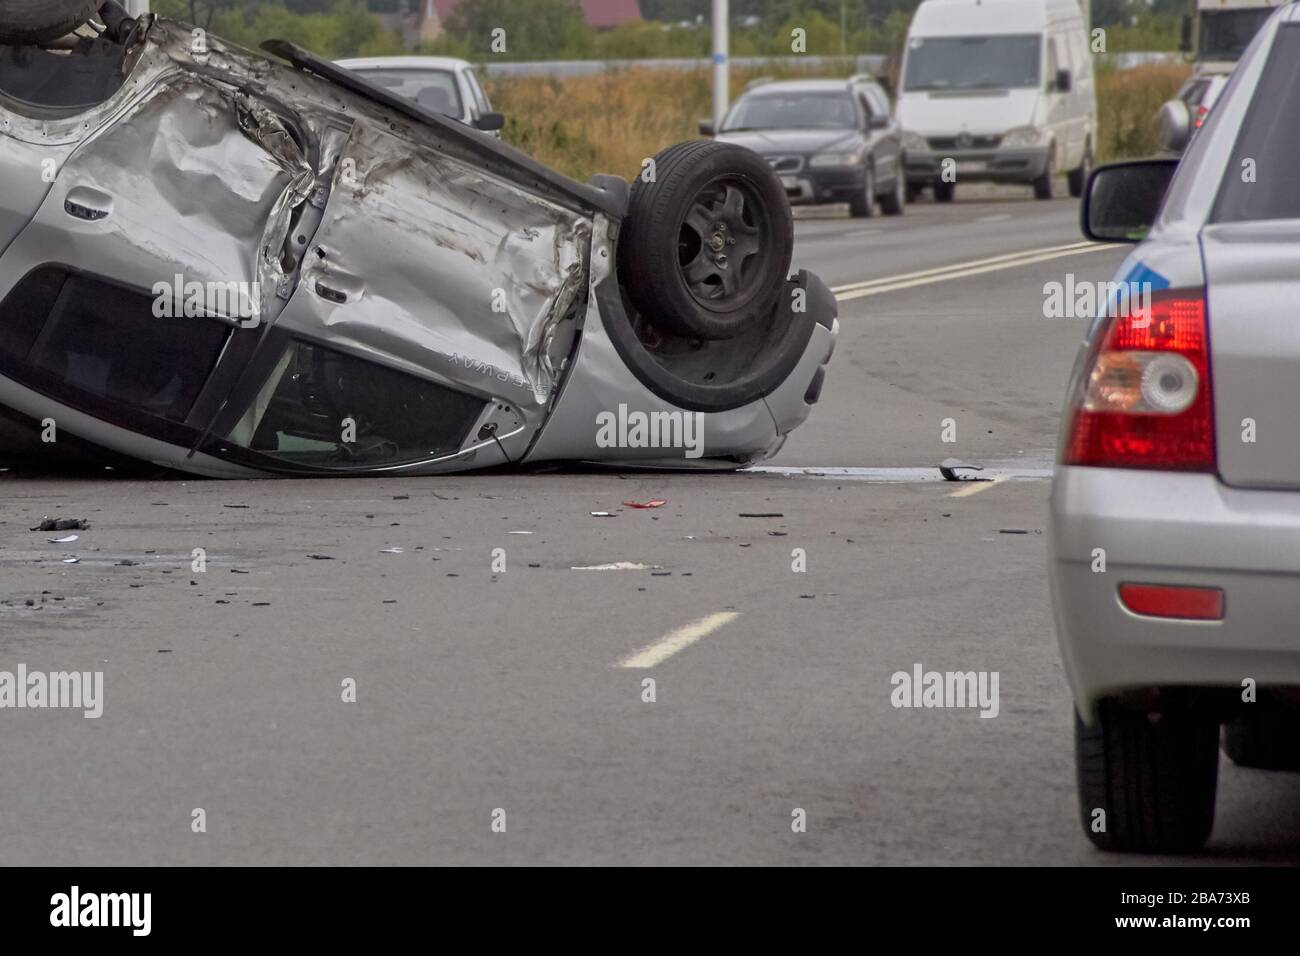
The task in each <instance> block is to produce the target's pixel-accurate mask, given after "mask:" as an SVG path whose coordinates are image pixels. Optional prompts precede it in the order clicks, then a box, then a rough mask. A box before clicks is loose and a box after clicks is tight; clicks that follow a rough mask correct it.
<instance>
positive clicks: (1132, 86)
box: [488, 66, 1188, 179]
mask: <svg viewBox="0 0 1300 956" xmlns="http://www.w3.org/2000/svg"><path fill="white" fill-rule="evenodd" d="M1187 74H1188V69H1187V68H1186V67H1182V66H1146V67H1139V68H1137V69H1133V70H1125V71H1123V72H1118V71H1116V72H1103V73H1101V74H1099V75H1098V77H1097V115H1098V127H1099V141H1098V145H1099V149H1098V159H1099V160H1100V161H1103V162H1105V161H1109V160H1112V159H1123V158H1133V157H1138V156H1145V155H1149V154H1151V153H1153V152H1155V151H1156V139H1155V133H1156V126H1155V114H1156V111H1157V110H1158V109H1159V108H1160V104H1161V103H1163V102H1164V101H1165V100H1167V99H1169V98H1170V97H1171V96H1173V95H1174V93H1175V91H1176V90H1177V89H1178V86H1179V84H1181V83H1182V82H1183V80H1184V79H1185V78H1186V77H1187ZM756 75H757V74H755V73H753V72H750V73H744V72H741V71H737V72H736V73H734V74H733V76H732V96H733V98H734V97H735V96H736V95H737V94H738V93H739V92H740V90H742V89H743V88H744V86H745V84H746V83H748V82H749V81H750V80H752V79H754V78H755V76H756ZM709 84H710V80H709V74H708V73H707V72H706V71H695V72H691V71H682V72H675V71H652V70H641V69H631V70H622V71H618V72H610V73H602V74H598V75H595V76H581V77H568V78H563V79H556V78H550V77H528V78H506V79H494V80H491V81H490V82H489V84H488V87H489V94H490V96H491V97H492V103H493V106H494V107H495V108H496V109H498V110H500V111H501V112H502V113H504V114H505V115H506V129H505V133H504V135H505V138H506V140H507V141H508V142H510V143H513V144H514V145H516V146H518V147H520V148H521V149H523V150H524V151H525V152H527V153H529V154H530V155H532V156H534V157H536V158H537V159H539V160H541V161H542V162H543V163H546V164H547V165H548V166H552V167H554V168H556V169H559V170H560V171H562V172H564V173H567V174H568V175H570V176H573V177H575V178H577V179H586V178H587V177H588V176H590V175H591V174H592V173H597V172H603V173H615V174H617V175H620V176H624V177H627V178H629V179H630V178H632V177H633V176H634V175H636V174H637V172H639V170H640V168H641V163H642V162H643V161H644V160H645V159H646V158H647V157H650V156H653V155H655V153H657V152H659V150H661V149H663V148H664V147H665V146H669V145H671V144H672V143H675V142H678V141H679V140H684V139H695V138H698V137H699V130H698V123H699V121H700V119H702V118H704V117H707V116H708V115H709V113H710V109H711V107H710V102H711V100H710V85H709Z"/></svg>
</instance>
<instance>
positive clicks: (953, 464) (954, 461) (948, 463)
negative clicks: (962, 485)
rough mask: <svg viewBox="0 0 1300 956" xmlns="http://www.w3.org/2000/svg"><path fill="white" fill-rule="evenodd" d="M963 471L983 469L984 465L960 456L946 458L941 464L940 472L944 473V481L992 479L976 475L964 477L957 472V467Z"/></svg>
mask: <svg viewBox="0 0 1300 956" xmlns="http://www.w3.org/2000/svg"><path fill="white" fill-rule="evenodd" d="M959 468H960V469H961V470H962V471H983V470H984V466H983V465H972V464H970V463H969V462H965V461H962V460H961V459H960V458H945V459H944V460H943V461H942V462H941V463H940V464H939V474H941V475H943V480H944V481H992V480H993V479H991V478H977V477H975V476H974V475H969V476H966V477H962V476H961V475H959V474H957V469H959Z"/></svg>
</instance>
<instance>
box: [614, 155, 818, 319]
mask: <svg viewBox="0 0 1300 956" xmlns="http://www.w3.org/2000/svg"><path fill="white" fill-rule="evenodd" d="M653 169H654V171H655V175H654V176H653V177H652V181H650V182H646V181H645V177H638V178H637V180H636V182H635V183H634V184H633V187H632V201H631V205H630V209H629V213H628V218H627V220H626V221H625V222H624V224H623V232H622V235H621V237H620V240H619V253H618V255H619V277H620V279H621V280H622V282H623V284H624V286H625V287H626V289H627V292H628V294H629V295H630V296H631V299H632V302H633V304H635V305H636V307H637V310H638V311H639V312H640V313H641V314H642V316H644V317H645V318H646V320H647V321H649V322H651V323H652V324H654V325H656V326H658V327H660V328H663V329H665V330H668V331H673V332H677V333H679V334H681V335H686V336H691V337H694V338H701V339H728V338H732V337H734V336H737V335H739V334H741V333H742V332H744V331H745V330H746V328H747V327H748V326H749V325H750V324H751V323H753V322H755V321H759V320H763V319H767V318H769V317H770V316H771V315H772V311H773V309H775V308H776V306H777V304H778V300H779V298H780V296H781V294H782V292H783V290H784V289H785V284H786V278H787V277H788V275H789V273H790V259H791V256H792V255H793V252H794V219H793V217H792V216H791V214H790V203H789V200H787V199H786V195H785V189H784V188H783V187H782V185H781V180H780V178H779V177H778V176H777V175H776V173H774V172H773V171H772V168H771V167H770V166H769V165H768V164H767V162H766V161H765V160H764V159H763V158H762V157H761V156H759V155H758V154H757V153H755V152H752V151H751V150H748V149H745V148H744V147H741V146H736V145H734V144H731V143H718V142H712V141H698V142H690V143H680V144H678V145H676V146H671V147H669V148H668V149H666V150H664V151H663V152H662V153H660V154H659V155H658V156H656V157H655V159H654V165H653Z"/></svg>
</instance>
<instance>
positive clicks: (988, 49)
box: [903, 34, 1042, 91]
mask: <svg viewBox="0 0 1300 956" xmlns="http://www.w3.org/2000/svg"><path fill="white" fill-rule="evenodd" d="M1041 43H1042V41H1041V39H1040V38H1039V37H1038V36H1036V35H1034V34H1026V35H1023V36H984V37H913V38H912V39H911V40H910V41H908V49H907V72H906V75H905V76H904V78H903V89H905V90H910V91H915V90H1003V89H1013V88H1023V87H1036V86H1038V83H1039V59H1040V54H1041V49H1040V48H1041Z"/></svg>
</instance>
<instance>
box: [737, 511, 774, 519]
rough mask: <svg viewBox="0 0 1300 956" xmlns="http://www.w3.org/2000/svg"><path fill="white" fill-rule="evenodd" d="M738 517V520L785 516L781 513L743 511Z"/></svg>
mask: <svg viewBox="0 0 1300 956" xmlns="http://www.w3.org/2000/svg"><path fill="white" fill-rule="evenodd" d="M736 517H738V518H784V517H785V515H783V514H781V512H779V511H742V512H741V513H740V514H738V515H737V516H736Z"/></svg>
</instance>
